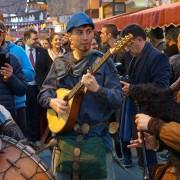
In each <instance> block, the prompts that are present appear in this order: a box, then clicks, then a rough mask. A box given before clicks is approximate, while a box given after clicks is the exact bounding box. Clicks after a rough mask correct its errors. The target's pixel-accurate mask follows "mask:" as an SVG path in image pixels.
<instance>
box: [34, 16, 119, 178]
mask: <svg viewBox="0 0 180 180" xmlns="http://www.w3.org/2000/svg"><path fill="white" fill-rule="evenodd" d="M93 29H94V24H93V22H92V20H91V19H90V18H89V17H88V16H87V15H86V14H84V13H82V12H78V13H75V14H74V15H73V16H72V17H71V19H70V21H69V23H68V25H67V32H68V34H69V37H70V42H71V47H72V52H68V53H67V54H65V55H64V56H63V57H58V58H57V59H56V60H55V61H54V63H53V64H52V67H51V69H50V72H49V74H48V76H47V78H46V79H45V81H44V83H43V85H42V88H41V91H40V94H39V96H38V98H39V102H40V104H41V105H42V106H43V107H46V108H50V109H52V110H50V111H49V118H48V123H49V124H50V123H51V127H52V129H53V126H54V129H55V130H54V132H55V133H58V134H57V138H58V148H59V149H60V151H61V152H60V156H59V164H58V167H57V170H58V171H59V172H60V177H59V179H63V180H66V179H67V180H69V179H73V180H75V179H79V178H80V177H81V178H82V179H83V178H86V179H101V180H102V179H107V180H115V179H118V178H117V177H116V174H115V170H114V165H113V159H112V154H111V150H112V140H111V137H110V135H109V134H108V127H107V123H108V121H109V120H110V118H111V116H112V114H113V113H114V112H115V110H116V109H117V108H119V107H120V105H121V87H120V83H119V80H118V77H117V73H116V70H115V68H114V65H113V63H112V61H111V60H110V59H108V58H107V60H106V56H103V55H102V53H101V52H99V51H96V50H91V49H90V47H91V41H92V39H93V36H94V32H93ZM107 57H109V56H107ZM97 58H98V60H97ZM102 59H103V61H104V63H103V65H102V66H101V67H100V68H99V69H98V70H97V72H95V69H96V66H95V67H94V68H92V65H94V63H95V62H96V64H97V65H98V63H99V62H100V61H102ZM105 60H106V61H105ZM57 90H58V91H57ZM61 90H62V91H61ZM66 91H67V92H66ZM58 94H59V95H58ZM64 94H65V95H64ZM63 95H64V96H63ZM79 99H80V100H79ZM73 101H74V102H73ZM78 107H80V108H79V111H77V109H78ZM51 111H52V112H51ZM53 111H54V113H53ZM74 111H77V112H78V113H74ZM68 114H69V115H68ZM74 114H77V117H75V123H74V121H73V120H72V122H71V119H73V118H74ZM67 116H69V118H67V119H66V117H67ZM53 120H57V124H56V123H55V122H53ZM58 123H59V124H60V125H61V123H62V124H63V128H64V127H65V126H67V127H66V128H64V129H63V128H61V127H60V128H59V130H57V129H58V127H57V126H59V125H58ZM68 123H69V124H68ZM73 123H74V124H73ZM72 124H73V126H72ZM49 127H50V126H49ZM51 127H50V130H51ZM69 127H70V128H69Z"/></svg>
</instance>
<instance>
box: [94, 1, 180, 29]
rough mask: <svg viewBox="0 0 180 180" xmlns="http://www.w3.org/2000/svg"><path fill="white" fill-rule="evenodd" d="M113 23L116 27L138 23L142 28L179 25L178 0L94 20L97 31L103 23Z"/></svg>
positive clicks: (120, 27) (179, 11) (179, 8)
mask: <svg viewBox="0 0 180 180" xmlns="http://www.w3.org/2000/svg"><path fill="white" fill-rule="evenodd" d="M107 23H113V24H115V25H116V26H117V27H118V29H120V30H121V29H122V28H123V27H125V26H126V25H128V24H132V23H136V24H140V25H141V26H142V27H144V28H155V27H162V26H169V25H171V24H173V25H175V26H178V25H180V2H177V3H173V4H170V5H164V6H159V7H154V8H150V9H145V10H141V11H138V12H134V13H129V14H121V15H117V16H113V17H111V18H108V19H104V20H102V21H99V22H96V23H95V24H96V30H97V31H99V30H100V29H101V28H102V26H103V24H107Z"/></svg>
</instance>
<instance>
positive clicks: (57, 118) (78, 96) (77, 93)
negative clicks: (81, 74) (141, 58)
mask: <svg viewBox="0 0 180 180" xmlns="http://www.w3.org/2000/svg"><path fill="white" fill-rule="evenodd" d="M132 39H133V36H132V35H131V34H128V35H127V36H125V37H123V38H120V39H119V40H117V41H116V43H115V44H114V47H113V48H110V49H109V50H108V51H107V52H106V53H105V54H104V55H103V56H102V57H101V58H98V60H97V61H96V62H95V63H94V64H93V65H92V66H91V68H90V70H91V73H92V74H95V73H96V72H97V70H98V69H99V68H100V67H101V66H102V65H103V64H104V63H105V62H106V61H107V60H108V58H109V57H110V56H111V55H112V54H113V53H115V52H117V51H123V50H124V48H125V47H126V46H127V45H128V44H129V43H130V42H131V40H132ZM56 94H57V98H61V99H64V100H65V101H67V102H68V107H69V108H68V111H67V112H66V113H64V114H61V115H58V114H57V113H56V112H55V111H54V110H53V109H48V110H47V119H48V127H49V129H50V131H51V132H52V133H59V132H68V131H70V130H72V128H73V127H74V125H75V123H76V119H77V117H78V114H79V110H80V104H81V100H82V98H83V94H84V85H83V84H82V83H81V81H79V82H78V83H77V84H76V85H75V86H74V87H73V89H71V90H69V89H64V88H59V89H58V90H57V91H56Z"/></svg>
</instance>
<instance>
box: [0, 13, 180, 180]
mask: <svg viewBox="0 0 180 180" xmlns="http://www.w3.org/2000/svg"><path fill="white" fill-rule="evenodd" d="M94 28H95V24H94V23H93V21H92V19H91V18H90V17H89V16H87V15H86V14H85V13H83V12H78V13H75V14H74V15H73V16H72V17H71V18H70V20H69V22H68V24H67V30H66V32H63V33H52V34H50V35H49V36H48V37H45V38H41V39H39V36H38V32H37V31H36V30H34V29H28V30H27V31H25V32H24V37H23V39H18V40H17V41H16V42H10V41H6V33H7V28H6V25H5V24H4V23H3V22H2V21H0V55H1V56H0V131H1V134H4V135H8V136H11V137H12V138H15V139H17V140H22V142H25V141H26V143H27V144H29V145H31V146H33V148H35V149H36V148H37V149H38V148H39V147H40V146H41V142H42V141H41V140H42V138H43V139H44V135H46V136H48V137H45V139H46V141H45V143H48V141H47V139H49V137H52V138H55V139H56V140H57V142H58V143H57V144H56V145H55V146H54V150H56V151H57V152H59V153H58V160H57V158H53V159H54V160H52V161H53V162H52V164H53V166H54V167H55V170H54V173H57V174H56V175H57V178H58V179H63V180H69V179H73V180H76V179H77V180H78V179H106V180H119V179H121V177H119V176H118V175H117V173H116V171H117V170H115V167H114V163H113V162H114V161H118V162H120V159H121V158H123V160H122V164H123V167H125V168H130V167H132V165H133V164H132V155H131V148H134V147H135V148H136V149H137V156H138V165H139V166H140V167H142V168H144V166H145V163H144V162H145V158H146V160H147V166H148V172H149V179H153V180H160V179H163V180H175V179H178V178H180V173H179V172H180V161H179V160H180V157H179V152H180V134H179V132H180V131H179V130H180V125H179V122H180V55H179V51H180V49H179V44H178V43H180V42H178V36H179V37H180V35H179V33H180V31H179V29H178V28H177V27H174V26H170V27H166V28H165V29H161V28H159V27H158V28H155V29H152V30H150V31H148V32H146V31H145V30H144V29H143V28H142V27H141V26H140V25H137V24H130V25H128V26H126V27H124V29H122V31H121V32H119V31H118V28H117V27H116V25H115V24H105V25H103V27H102V29H101V31H100V32H94ZM129 34H131V35H133V38H132V39H131V40H130V42H129V43H128V44H127V45H126V46H125V47H123V48H122V49H124V51H119V52H116V53H114V54H111V55H110V56H108V57H104V54H105V53H106V52H107V51H108V50H109V49H113V48H114V47H115V46H116V43H115V42H116V41H117V40H118V39H119V38H122V37H126V36H127V35H129ZM102 59H104V61H103V63H102V65H101V67H100V68H98V69H97V70H96V71H94V69H95V68H94V67H96V66H97V65H98V63H99V61H101V60H102ZM78 83H79V85H80V88H79V89H78V90H77V92H76V93H74V95H73V97H74V100H73V103H75V105H73V106H71V103H69V101H68V100H70V99H71V98H70V99H67V98H69V96H68V97H67V96H64V98H62V97H61V98H60V97H58V95H57V93H56V92H57V90H59V89H67V90H71V89H73V88H74V87H75V86H76V85H77V84H78ZM68 92H69V91H68ZM71 93H72V92H71ZM62 94H63V92H62ZM73 103H72V104H73ZM71 108H72V109H71ZM47 109H52V110H54V112H55V115H56V116H57V117H64V116H66V114H67V112H70V115H72V114H73V113H72V112H73V111H77V110H75V109H78V111H77V117H75V125H74V127H73V128H72V129H69V130H68V131H66V132H61V131H60V132H57V133H56V134H54V133H50V132H48V133H46V134H45V129H46V128H47V126H48V125H47V117H46V112H47ZM9 113H10V114H9ZM73 116H74V114H73ZM66 123H67V122H66ZM71 123H72V122H71ZM113 123H114V124H113ZM112 124H113V125H112ZM113 129H115V131H113ZM111 132H113V133H111ZM142 133H143V134H144V136H145V139H143V140H145V144H142V137H141V136H142ZM143 138H144V137H143ZM142 147H143V148H144V149H145V152H146V153H145V156H146V157H144V154H143V150H142V149H143V148H142ZM158 149H161V150H162V149H167V150H168V153H167V152H166V154H162V155H165V156H168V159H167V163H166V164H163V165H158V160H157V150H158ZM54 150H53V151H54ZM112 152H113V153H112ZM114 152H115V153H114ZM56 154H57V153H56ZM53 156H54V155H53ZM120 164H121V162H120ZM89 167H91V168H89ZM119 168H121V165H120V166H119Z"/></svg>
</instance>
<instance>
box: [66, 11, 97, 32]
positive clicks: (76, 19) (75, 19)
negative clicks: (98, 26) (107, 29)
mask: <svg viewBox="0 0 180 180" xmlns="http://www.w3.org/2000/svg"><path fill="white" fill-rule="evenodd" d="M83 25H90V26H92V27H93V29H94V23H93V21H92V19H91V18H90V17H89V16H88V15H87V14H85V13H84V12H77V13H75V14H73V15H72V17H71V18H70V20H69V22H68V24H67V29H66V30H67V32H70V31H71V30H72V29H74V28H77V27H80V26H83Z"/></svg>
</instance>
